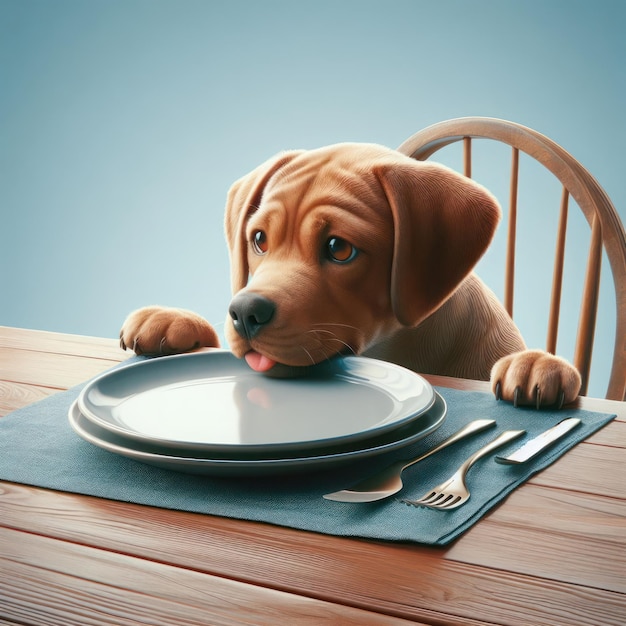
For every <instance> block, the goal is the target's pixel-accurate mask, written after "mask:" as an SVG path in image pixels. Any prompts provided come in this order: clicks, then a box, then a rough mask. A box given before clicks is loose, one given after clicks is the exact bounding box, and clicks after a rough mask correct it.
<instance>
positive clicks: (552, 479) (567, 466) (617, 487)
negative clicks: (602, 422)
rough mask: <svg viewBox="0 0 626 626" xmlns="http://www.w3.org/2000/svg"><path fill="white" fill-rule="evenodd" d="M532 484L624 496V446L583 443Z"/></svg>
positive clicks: (538, 476) (615, 496)
mask: <svg viewBox="0 0 626 626" xmlns="http://www.w3.org/2000/svg"><path fill="white" fill-rule="evenodd" d="M529 483H530V484H534V485H543V486H546V487H555V488H557V489H568V490H570V491H580V492H585V493H589V494H598V495H602V496H608V497H611V498H622V499H623V498H624V450H623V448H618V447H610V446H597V445H592V444H586V443H584V442H583V443H580V444H578V445H577V446H575V447H574V448H572V449H571V450H570V451H569V452H568V453H567V454H566V455H564V456H562V457H561V458H560V459H559V460H558V461H557V462H556V463H554V464H553V465H550V466H549V467H547V468H546V469H545V470H543V471H542V472H540V473H539V474H537V475H536V476H534V477H533V478H531V479H530V481H529Z"/></svg>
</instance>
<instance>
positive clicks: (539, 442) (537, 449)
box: [496, 417, 582, 465]
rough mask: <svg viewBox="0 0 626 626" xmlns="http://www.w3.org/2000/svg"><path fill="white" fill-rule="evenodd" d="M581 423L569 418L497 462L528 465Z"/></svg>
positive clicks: (499, 457) (575, 418) (499, 458)
mask: <svg viewBox="0 0 626 626" xmlns="http://www.w3.org/2000/svg"><path fill="white" fill-rule="evenodd" d="M581 421H582V420H580V419H578V418H577V417H568V418H567V419H564V420H562V421H560V422H559V423H558V424H557V425H556V426H553V427H552V428H548V430H546V431H545V432H543V433H541V435H538V436H537V437H535V438H534V439H531V440H530V441H527V442H526V443H525V444H524V445H523V446H521V447H520V448H518V449H517V450H515V452H513V453H512V454H509V456H497V457H496V461H497V462H498V463H506V464H509V465H518V464H519V463H526V461H530V460H531V459H534V458H535V457H536V456H537V455H539V454H540V453H541V452H543V451H544V450H545V449H546V448H548V447H549V446H551V445H552V444H553V443H556V442H557V441H558V440H559V439H561V437H564V436H565V435H566V434H567V433H568V432H569V431H570V430H572V428H576V426H578V425H579V424H580V423H581Z"/></svg>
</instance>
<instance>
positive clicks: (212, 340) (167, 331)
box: [120, 306, 220, 356]
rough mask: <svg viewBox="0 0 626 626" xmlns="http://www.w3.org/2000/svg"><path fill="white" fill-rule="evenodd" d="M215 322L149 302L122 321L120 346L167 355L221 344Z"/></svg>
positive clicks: (135, 350) (138, 352) (142, 352)
mask: <svg viewBox="0 0 626 626" xmlns="http://www.w3.org/2000/svg"><path fill="white" fill-rule="evenodd" d="M219 345H220V342H219V339H218V338H217V333H216V332H215V330H214V329H213V326H211V324H209V323H208V322H207V321H206V320H205V319H203V318H202V317H200V316H199V315H196V314H195V313H193V312H191V311H186V310H184V309H172V308H166V307H160V306H148V307H144V308H142V309H137V310H136V311H133V312H132V313H131V314H130V315H129V316H128V317H127V318H126V321H125V322H124V324H123V325H122V330H121V331H120V346H121V347H122V349H123V350H126V348H130V349H131V350H133V351H134V352H135V354H145V355H150V356H154V355H158V356H161V355H166V354H179V353H181V352H188V351H189V350H194V349H196V348H200V347H219Z"/></svg>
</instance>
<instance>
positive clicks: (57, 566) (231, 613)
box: [0, 529, 410, 626]
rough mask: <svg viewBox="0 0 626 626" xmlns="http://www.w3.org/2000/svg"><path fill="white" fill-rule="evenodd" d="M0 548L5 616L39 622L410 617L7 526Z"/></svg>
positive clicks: (379, 620)
mask: <svg viewBox="0 0 626 626" xmlns="http://www.w3.org/2000/svg"><path fill="white" fill-rule="evenodd" d="M0 555H1V556H0V564H1V566H0V571H1V572H2V573H1V574H0V597H3V598H4V602H3V603H2V604H1V605H0V617H6V618H8V619H14V620H16V621H20V622H24V623H28V624H33V625H35V624H46V625H48V624H73V625H79V624H89V625H97V626H101V625H102V626H104V625H107V624H110V625H111V626H120V625H122V624H137V623H141V624H155V625H157V624H162V625H168V626H169V625H171V624H176V625H177V626H191V625H198V626H200V625H202V626H204V625H205V624H207V623H211V624H220V625H232V626H235V625H236V626H239V625H240V624H246V623H249V624H268V625H271V626H274V625H275V624H280V623H290V624H293V623H298V624H311V625H315V626H317V625H318V624H322V623H329V624H355V625H371V626H374V625H383V624H384V625H389V626H391V625H397V626H400V625H401V624H409V623H410V622H407V621H405V620H403V619H399V618H395V617H392V616H387V615H380V614H377V613H372V612H369V611H365V610H361V609H358V608H353V607H349V606H343V605H336V604H332V603H330V602H325V601H321V600H317V599H314V598H308V597H302V596H298V595H293V594H290V593H287V592H284V591H278V590H274V589H267V588H264V587H255V586H251V585H248V584H245V583H242V582H238V581H234V580H228V579H224V578H219V577H215V576H211V575H208V574H205V573H202V572H197V571H191V570H184V569H180V568H177V567H173V566H171V565H166V564H163V563H157V562H154V561H146V560H143V559H137V558H135V557H131V556H128V555H124V554H119V553H115V552H109V551H103V550H97V549H94V548H89V547H87V546H82V545H77V544H68V543H67V542H62V541H58V540H55V539H50V538H47V537H41V536H37V535H29V534H26V533H21V532H19V531H14V530H8V529H0Z"/></svg>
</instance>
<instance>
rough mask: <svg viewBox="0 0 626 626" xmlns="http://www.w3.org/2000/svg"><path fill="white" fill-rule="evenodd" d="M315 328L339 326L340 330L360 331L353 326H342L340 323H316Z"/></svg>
mask: <svg viewBox="0 0 626 626" xmlns="http://www.w3.org/2000/svg"><path fill="white" fill-rule="evenodd" d="M313 326H339V327H340V328H349V329H350V330H357V331H358V330H359V328H357V327H356V326H353V325H352V324H340V323H338V322H316V323H315V324H313Z"/></svg>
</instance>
